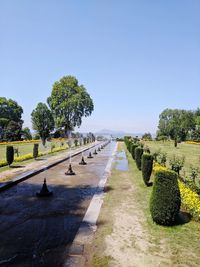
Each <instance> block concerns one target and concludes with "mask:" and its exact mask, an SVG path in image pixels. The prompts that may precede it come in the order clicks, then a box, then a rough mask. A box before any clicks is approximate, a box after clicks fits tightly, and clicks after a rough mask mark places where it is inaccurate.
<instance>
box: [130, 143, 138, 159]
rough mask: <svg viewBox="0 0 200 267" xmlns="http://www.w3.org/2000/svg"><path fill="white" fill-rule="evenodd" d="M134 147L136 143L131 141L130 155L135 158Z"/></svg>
mask: <svg viewBox="0 0 200 267" xmlns="http://www.w3.org/2000/svg"><path fill="white" fill-rule="evenodd" d="M136 147H138V144H135V143H133V144H132V146H131V155H132V158H133V159H135V149H136Z"/></svg>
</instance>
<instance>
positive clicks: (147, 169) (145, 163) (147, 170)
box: [141, 153, 153, 185]
mask: <svg viewBox="0 0 200 267" xmlns="http://www.w3.org/2000/svg"><path fill="white" fill-rule="evenodd" d="M141 169H142V177H143V180H144V183H145V184H146V185H149V180H150V177H151V173H152V169H153V156H152V155H150V154H148V153H144V154H143V155H142V166H141Z"/></svg>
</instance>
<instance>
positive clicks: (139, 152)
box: [135, 147, 143, 170]
mask: <svg viewBox="0 0 200 267" xmlns="http://www.w3.org/2000/svg"><path fill="white" fill-rule="evenodd" d="M142 154H143V148H142V147H136V148H135V162H136V165H137V167H138V170H141V158H142Z"/></svg>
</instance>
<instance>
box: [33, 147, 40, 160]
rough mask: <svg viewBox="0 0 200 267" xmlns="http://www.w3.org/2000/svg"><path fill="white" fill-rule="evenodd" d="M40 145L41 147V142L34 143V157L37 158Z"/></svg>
mask: <svg viewBox="0 0 200 267" xmlns="http://www.w3.org/2000/svg"><path fill="white" fill-rule="evenodd" d="M38 147H39V144H34V145H33V157H34V159H36V158H37V157H38Z"/></svg>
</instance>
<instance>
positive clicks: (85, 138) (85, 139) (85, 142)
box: [83, 137, 87, 145]
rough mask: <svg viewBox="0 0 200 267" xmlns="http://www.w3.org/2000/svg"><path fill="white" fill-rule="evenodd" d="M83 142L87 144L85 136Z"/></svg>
mask: <svg viewBox="0 0 200 267" xmlns="http://www.w3.org/2000/svg"><path fill="white" fill-rule="evenodd" d="M83 144H84V145H86V144H87V137H83Z"/></svg>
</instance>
